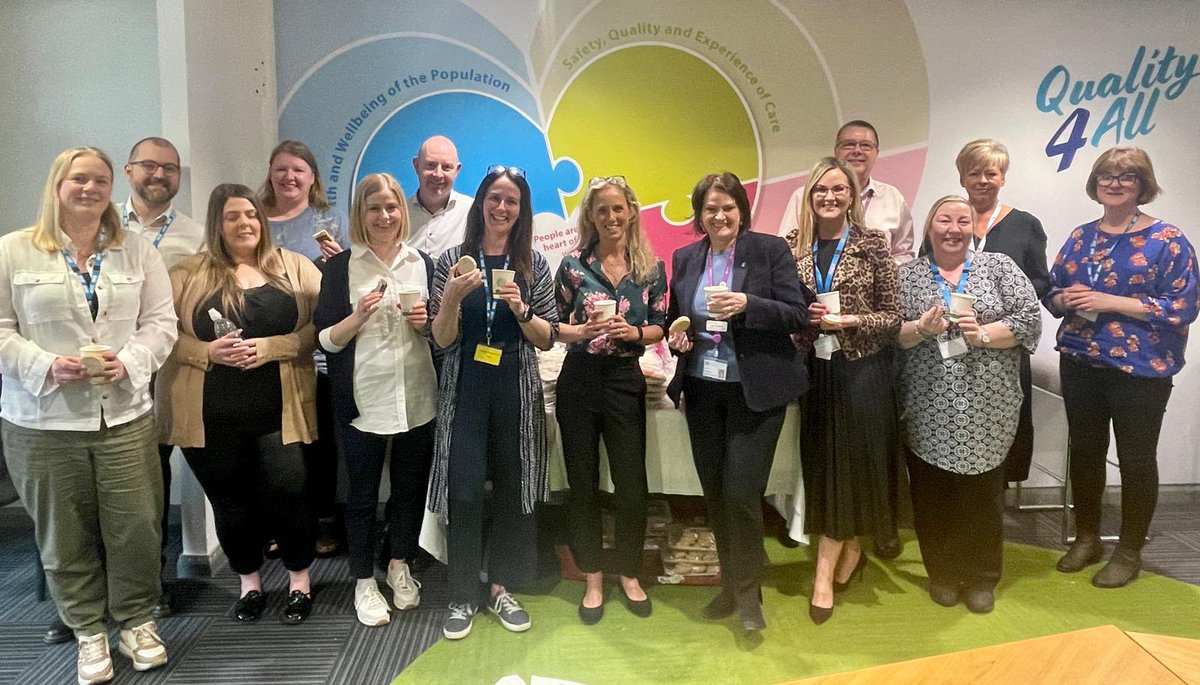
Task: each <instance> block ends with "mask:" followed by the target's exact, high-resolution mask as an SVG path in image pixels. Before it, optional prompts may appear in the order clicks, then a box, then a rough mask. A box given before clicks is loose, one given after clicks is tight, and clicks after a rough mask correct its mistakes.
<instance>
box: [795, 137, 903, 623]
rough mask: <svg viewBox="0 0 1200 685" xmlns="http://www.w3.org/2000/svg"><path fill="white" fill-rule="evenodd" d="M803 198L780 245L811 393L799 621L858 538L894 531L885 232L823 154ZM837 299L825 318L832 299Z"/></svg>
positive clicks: (895, 294) (821, 597)
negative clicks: (805, 346)
mask: <svg viewBox="0 0 1200 685" xmlns="http://www.w3.org/2000/svg"><path fill="white" fill-rule="evenodd" d="M808 179H809V181H808V185H807V186H806V192H807V194H808V199H807V200H806V201H805V202H804V204H803V205H801V207H800V219H799V227H798V228H797V229H796V231H794V232H793V233H792V234H791V235H789V236H788V241H789V243H790V244H791V246H792V251H793V253H794V254H795V256H796V265H797V269H798V273H799V275H800V281H801V282H802V283H803V284H804V285H805V286H807V287H808V288H810V289H811V290H812V291H813V292H815V293H816V294H817V298H818V299H817V301H815V302H813V303H812V304H810V305H809V306H808V321H809V324H811V326H812V328H811V329H809V330H810V331H811V332H809V334H808V335H807V336H806V338H807V340H809V341H811V340H812V339H813V336H814V334H815V333H816V332H818V331H819V332H820V336H819V337H816V341H815V344H814V346H813V350H812V352H811V353H810V354H809V358H808V366H809V368H810V369H811V370H812V387H813V390H812V392H811V393H810V394H809V396H808V397H807V398H806V402H805V408H806V417H805V420H804V422H803V428H802V429H801V433H802V438H801V442H802V443H803V444H804V450H803V453H802V454H801V466H802V467H803V471H804V493H805V494H804V505H805V516H804V530H805V532H806V533H810V534H814V535H819V536H820V542H819V543H818V547H817V568H816V578H815V579H814V581H813V593H812V599H811V601H810V603H809V608H808V613H809V617H810V618H811V619H812V621H813V622H814V623H817V624H818V625H819V624H821V623H824V622H825V621H827V620H828V619H829V617H830V616H832V614H833V594H834V592H835V591H839V590H844V589H846V587H847V586H848V585H849V583H850V581H851V580H853V579H854V577H855V575H856V574H861V573H862V571H863V569H864V568H865V567H866V563H867V556H866V553H865V552H864V551H863V549H862V545H861V544H860V543H859V540H858V536H860V535H871V536H875V537H876V538H877V539H878V538H882V537H885V536H887V535H889V534H890V532H891V531H892V530H895V525H896V523H895V519H894V515H893V512H894V511H895V503H894V501H893V497H894V495H893V492H892V488H891V485H890V482H889V476H890V474H891V473H892V469H893V467H894V464H895V463H896V461H897V459H898V454H897V452H898V451H899V450H898V449H897V445H898V443H899V425H898V420H897V415H896V404H897V400H896V393H895V389H894V382H893V365H892V349H891V345H892V342H893V340H894V339H895V336H896V332H897V331H898V330H899V328H900V286H899V281H898V280H897V277H896V263H895V261H894V260H893V259H892V257H891V254H890V248H889V244H888V239H887V235H886V234H885V233H883V232H881V231H874V230H869V229H867V228H866V227H864V225H863V207H862V198H861V196H860V195H859V191H858V179H857V177H856V176H855V174H854V172H853V171H852V170H851V168H850V167H849V166H848V165H847V164H846V163H845V162H841V161H838V160H836V159H834V158H832V157H826V158H824V159H822V160H820V161H819V162H817V164H816V165H815V166H814V167H813V169H812V171H811V172H810V173H809V175H808ZM835 301H836V302H837V307H836V311H835V309H834V302H835Z"/></svg>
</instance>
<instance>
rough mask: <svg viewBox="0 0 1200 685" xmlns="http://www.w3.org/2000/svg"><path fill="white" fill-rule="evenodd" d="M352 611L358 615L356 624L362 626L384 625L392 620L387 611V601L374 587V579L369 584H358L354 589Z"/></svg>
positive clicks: (377, 588) (375, 586)
mask: <svg viewBox="0 0 1200 685" xmlns="http://www.w3.org/2000/svg"><path fill="white" fill-rule="evenodd" d="M354 611H355V612H357V613H358V622H359V623H361V624H363V625H364V626H371V627H372V628H374V627H376V626H382V625H386V624H387V623H388V621H391V620H392V615H391V612H390V611H389V610H388V604H387V600H386V599H384V598H383V593H382V592H380V591H379V587H378V586H377V585H375V579H374V578H371V579H370V583H358V584H357V585H355V588H354Z"/></svg>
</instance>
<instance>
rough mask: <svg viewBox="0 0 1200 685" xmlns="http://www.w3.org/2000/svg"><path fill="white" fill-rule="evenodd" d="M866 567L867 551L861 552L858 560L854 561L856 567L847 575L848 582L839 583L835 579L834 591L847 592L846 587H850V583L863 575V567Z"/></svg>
mask: <svg viewBox="0 0 1200 685" xmlns="http://www.w3.org/2000/svg"><path fill="white" fill-rule="evenodd" d="M866 567H867V553H866V552H860V553H859V555H858V561H856V562H855V563H854V569H853V570H851V571H850V575H849V576H847V577H846V582H844V583H839V582H838V581H836V580H835V581H833V591H834V592H845V590H846V588H848V587H850V583H853V582H854V579H855V578H858V577H861V576H862V574H863V569H865V568H866Z"/></svg>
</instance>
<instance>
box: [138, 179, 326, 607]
mask: <svg viewBox="0 0 1200 685" xmlns="http://www.w3.org/2000/svg"><path fill="white" fill-rule="evenodd" d="M205 244H206V247H207V251H206V252H204V253H202V254H199V255H195V256H193V257H190V258H188V259H185V260H183V261H182V262H180V263H179V264H177V265H176V266H175V268H173V269H171V286H172V288H173V290H174V294H175V311H176V313H177V314H178V315H179V341H178V342H177V343H176V345H175V350H174V351H173V352H172V353H171V357H170V359H168V360H167V364H166V365H165V366H164V367H163V370H162V372H161V373H159V376H158V385H157V393H156V397H157V398H158V404H157V407H156V410H157V414H158V418H159V432H160V438H161V440H162V442H165V443H169V444H172V445H178V446H179V447H181V448H183V454H184V457H186V458H187V462H188V465H189V466H191V468H192V471H193V472H194V473H195V474H196V479H197V480H199V481H200V485H201V486H203V488H204V492H205V494H206V495H208V499H209V500H210V501H211V502H212V507H213V514H214V517H215V520H216V528H217V539H218V540H220V542H221V548H222V549H223V550H224V552H225V556H226V557H227V558H228V559H229V566H230V568H232V569H233V570H234V572H236V573H237V574H238V575H239V576H240V578H241V591H240V593H239V596H240V599H238V601H237V604H236V605H235V606H234V618H236V619H237V620H239V621H255V620H257V619H258V618H259V617H260V616H261V615H262V611H263V608H264V607H265V606H266V603H267V600H266V595H264V594H263V591H262V580H261V577H260V575H259V570H260V568H261V567H262V563H263V553H262V544H263V540H264V539H265V538H266V537H271V538H274V539H275V540H277V541H278V542H279V548H280V552H281V554H282V559H283V565H284V567H285V568H287V570H288V575H289V588H288V591H289V595H288V600H287V604H286V607H285V608H284V612H283V616H282V617H281V620H282V621H283V622H284V623H300V622H302V621H303V620H304V619H306V618H307V617H308V615H309V613H310V612H311V611H312V594H311V593H312V588H311V584H310V580H309V573H308V567H309V565H310V564H311V563H312V560H313V544H314V539H315V533H314V530H313V525H312V520H311V518H310V517H309V514H308V504H307V502H306V500H305V497H304V483H305V475H306V471H305V466H304V458H303V455H302V454H301V451H300V446H301V445H302V444H304V443H309V442H312V441H313V440H314V439H315V438H316V431H317V428H316V409H315V405H314V401H313V397H314V394H315V390H316V388H315V385H316V378H315V373H314V371H313V363H312V350H313V347H314V343H315V340H316V334H315V332H314V330H313V324H312V320H311V319H312V311H313V307H314V305H315V304H316V299H317V292H318V289H319V288H320V284H321V273H320V271H318V270H317V268H316V267H315V266H314V265H313V263H312V262H311V261H310V260H308V259H306V258H305V257H304V256H303V255H299V254H296V253H295V252H290V251H288V250H284V249H282V248H278V247H275V246H274V245H273V244H272V242H271V234H270V225H269V223H268V221H267V218H266V210H265V208H264V207H263V205H262V203H261V202H260V201H259V200H258V198H257V197H255V195H254V193H253V192H252V191H251V190H250V189H249V188H247V187H246V186H243V185H236V184H232V183H223V184H221V185H218V186H217V187H216V188H214V189H213V192H212V194H211V195H210V196H209V202H208V221H207V225H206V232H205ZM218 319H227V320H228V321H231V322H233V324H234V325H235V326H236V327H237V330H235V331H232V332H228V333H225V332H224V331H218V330H217V328H218V326H217V323H218Z"/></svg>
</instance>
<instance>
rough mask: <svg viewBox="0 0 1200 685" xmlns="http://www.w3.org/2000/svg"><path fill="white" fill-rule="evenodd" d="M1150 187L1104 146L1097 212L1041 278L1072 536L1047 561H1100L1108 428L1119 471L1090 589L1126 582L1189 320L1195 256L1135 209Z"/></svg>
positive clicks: (1140, 171)
mask: <svg viewBox="0 0 1200 685" xmlns="http://www.w3.org/2000/svg"><path fill="white" fill-rule="evenodd" d="M1159 192H1160V189H1159V187H1158V182H1157V181H1156V180H1155V178H1154V168H1153V167H1152V166H1151V165H1150V157H1149V156H1148V155H1147V154H1146V153H1145V152H1144V151H1143V150H1140V149H1137V148H1113V149H1111V150H1108V151H1107V152H1105V153H1104V154H1102V155H1100V158H1099V159H1097V160H1096V163H1095V165H1093V166H1092V173H1091V174H1090V175H1089V176H1088V180H1087V194H1088V197H1090V198H1092V199H1093V200H1095V201H1096V202H1098V203H1100V205H1101V206H1102V207H1104V216H1103V217H1101V218H1100V219H1097V220H1095V221H1090V222H1088V223H1086V224H1084V225H1082V226H1080V227H1078V228H1076V229H1075V230H1074V231H1072V232H1071V235H1070V237H1068V238H1067V242H1066V244H1065V245H1063V247H1062V250H1060V251H1059V253H1058V257H1057V258H1056V259H1055V260H1054V267H1053V268H1052V269H1051V271H1050V277H1051V280H1052V281H1053V283H1054V289H1053V290H1051V291H1050V294H1049V295H1048V296H1047V297H1046V302H1047V305H1048V307H1049V308H1050V311H1051V312H1053V313H1054V314H1055V316H1060V317H1063V322H1062V325H1061V326H1059V328H1058V347H1057V349H1058V351H1059V352H1060V353H1061V358H1060V359H1061V360H1060V362H1059V372H1060V374H1061V375H1062V389H1063V400H1064V402H1065V403H1066V409H1067V426H1068V432H1069V434H1070V437H1071V453H1070V459H1071V489H1072V490H1073V491H1074V493H1075V516H1076V525H1077V526H1078V536H1077V537H1076V538H1075V543H1074V544H1073V545H1071V549H1070V550H1068V551H1067V554H1066V555H1065V556H1064V557H1063V558H1062V559H1061V560H1059V562H1058V570H1060V571H1063V572H1064V573H1073V572H1075V571H1079V570H1082V569H1083V568H1084V567H1086V566H1088V565H1090V564H1094V563H1096V562H1097V561H1100V559H1101V558H1102V557H1103V554H1104V550H1103V548H1102V547H1101V545H1100V537H1099V532H1100V498H1101V495H1102V494H1103V491H1104V475H1105V469H1106V467H1105V457H1106V456H1107V455H1108V435H1109V425H1110V423H1111V425H1112V429H1113V432H1115V433H1116V434H1117V460H1118V461H1119V462H1120V466H1121V542H1120V543H1119V544H1118V545H1117V548H1116V550H1114V551H1113V554H1112V557H1111V558H1110V559H1109V561H1108V564H1107V565H1106V566H1105V567H1104V568H1102V569H1100V571H1099V572H1097V573H1096V575H1094V576H1093V577H1092V584H1093V585H1095V586H1096V587H1102V588H1113V587H1121V586H1123V585H1127V584H1128V583H1130V582H1132V581H1133V579H1134V578H1137V575H1138V571H1139V570H1140V569H1141V549H1142V545H1143V544H1144V543H1145V540H1146V532H1147V531H1148V530H1149V529H1150V518H1151V517H1152V516H1153V515H1154V507H1155V504H1156V503H1157V500H1158V462H1157V458H1158V454H1157V450H1158V435H1159V430H1160V429H1161V428H1162V420H1163V413H1164V412H1165V411H1166V408H1167V400H1168V399H1169V398H1170V396H1171V385H1172V383H1171V377H1172V376H1174V375H1175V374H1176V373H1178V372H1179V370H1180V369H1181V368H1183V353H1184V349H1185V348H1186V347H1187V334H1188V324H1190V323H1191V322H1192V321H1195V320H1196V310H1197V299H1196V281H1197V267H1196V252H1195V250H1193V249H1192V245H1191V243H1189V242H1188V240H1187V238H1185V237H1184V235H1183V231H1181V230H1179V229H1178V228H1177V227H1175V226H1173V225H1171V224H1169V223H1167V222H1165V221H1162V220H1161V219H1156V218H1154V217H1152V216H1148V215H1146V214H1143V213H1142V211H1141V209H1139V207H1140V205H1143V204H1146V203H1148V202H1150V201H1152V200H1153V199H1154V198H1155V197H1157V196H1158V194H1159Z"/></svg>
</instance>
